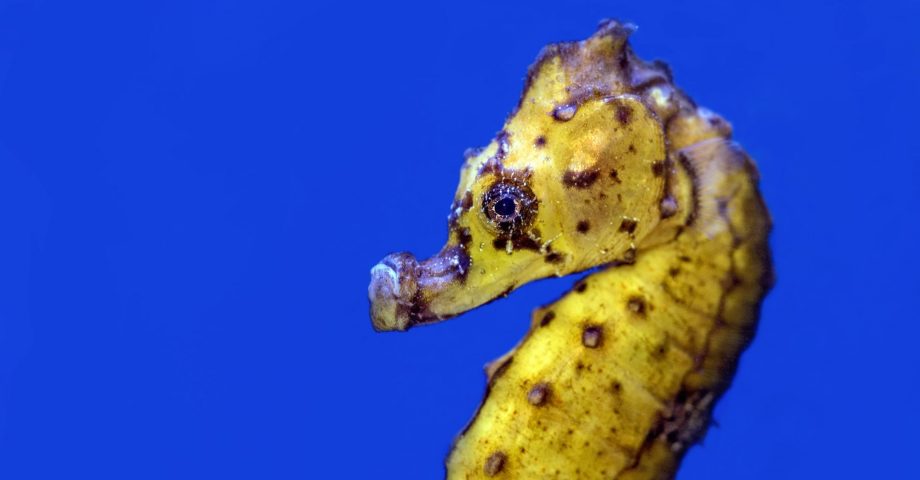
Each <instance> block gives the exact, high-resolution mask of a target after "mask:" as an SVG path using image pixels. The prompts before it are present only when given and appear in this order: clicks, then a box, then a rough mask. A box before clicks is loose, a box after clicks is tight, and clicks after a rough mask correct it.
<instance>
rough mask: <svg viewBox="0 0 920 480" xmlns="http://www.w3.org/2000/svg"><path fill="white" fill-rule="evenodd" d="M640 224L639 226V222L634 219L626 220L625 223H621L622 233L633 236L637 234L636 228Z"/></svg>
mask: <svg viewBox="0 0 920 480" xmlns="http://www.w3.org/2000/svg"><path fill="white" fill-rule="evenodd" d="M638 224H639V222H638V221H637V220H636V219H634V218H624V219H623V221H622V222H620V231H621V232H626V233H628V234H630V235H632V234H633V233H635V231H636V226H637V225H638Z"/></svg>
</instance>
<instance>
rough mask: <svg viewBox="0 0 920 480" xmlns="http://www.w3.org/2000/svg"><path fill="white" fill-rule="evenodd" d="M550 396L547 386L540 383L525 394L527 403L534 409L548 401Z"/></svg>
mask: <svg viewBox="0 0 920 480" xmlns="http://www.w3.org/2000/svg"><path fill="white" fill-rule="evenodd" d="M550 394H551V390H550V388H549V384H547V383H545V382H540V383H538V384H536V385H534V386H533V387H532V388H531V389H530V391H529V392H527V402H528V403H530V404H531V405H533V406H536V407H539V406H542V405H543V404H545V403H546V401H547V400H548V399H549V396H550Z"/></svg>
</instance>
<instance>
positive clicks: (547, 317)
mask: <svg viewBox="0 0 920 480" xmlns="http://www.w3.org/2000/svg"><path fill="white" fill-rule="evenodd" d="M554 318H556V312H554V311H552V310H550V311H548V312H546V313H544V314H543V318H541V319H540V326H541V327H545V326H547V325H549V323H550V322H552V321H553V319H554Z"/></svg>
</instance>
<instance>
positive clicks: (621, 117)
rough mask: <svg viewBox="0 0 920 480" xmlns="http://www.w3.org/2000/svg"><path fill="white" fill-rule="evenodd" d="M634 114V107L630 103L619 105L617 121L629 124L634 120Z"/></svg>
mask: <svg viewBox="0 0 920 480" xmlns="http://www.w3.org/2000/svg"><path fill="white" fill-rule="evenodd" d="M632 114H633V110H632V107H630V106H628V105H617V112H616V116H617V121H618V122H620V124H621V125H626V124H628V123H629V122H630V120H632Z"/></svg>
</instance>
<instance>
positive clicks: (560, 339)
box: [369, 20, 773, 479]
mask: <svg viewBox="0 0 920 480" xmlns="http://www.w3.org/2000/svg"><path fill="white" fill-rule="evenodd" d="M634 31H635V27H634V26H632V25H630V24H624V23H620V22H617V21H613V20H609V21H604V22H602V23H601V25H600V27H599V29H598V30H597V32H596V33H595V34H594V35H592V36H591V37H589V38H588V39H586V40H584V41H580V42H570V43H559V44H554V45H550V46H548V47H546V48H544V49H543V51H542V52H541V53H540V55H539V56H538V58H537V61H536V62H535V63H534V64H533V65H532V66H531V67H530V69H529V70H528V74H527V78H526V80H525V86H524V91H523V93H522V95H521V99H520V101H519V102H518V105H517V106H516V108H515V109H514V111H513V112H512V113H511V115H510V116H509V117H508V119H507V120H506V121H505V124H504V126H503V128H502V129H501V131H500V132H499V133H498V135H497V136H496V138H495V139H494V140H493V141H492V142H491V143H490V144H489V145H487V146H485V147H482V148H479V149H471V150H468V151H467V153H465V154H464V158H465V163H464V166H463V168H462V170H461V178H460V184H459V186H458V188H457V191H456V193H455V195H454V201H453V203H452V205H451V208H450V215H449V217H448V226H449V238H448V241H447V243H446V245H445V246H444V247H443V248H442V250H441V251H440V252H439V253H438V254H436V255H434V256H432V257H431V258H429V259H426V260H423V261H419V260H416V259H415V257H414V256H412V255H411V254H409V253H396V254H391V255H389V256H387V257H386V258H385V259H384V260H383V261H381V262H380V263H379V264H378V265H377V266H375V267H374V268H373V269H372V271H371V284H370V287H369V297H370V301H371V319H372V323H373V325H374V328H375V329H377V330H405V329H408V328H411V327H413V326H416V325H421V324H428V323H433V322H437V321H440V320H443V319H445V318H450V317H453V316H455V315H458V314H461V313H463V312H465V311H468V310H470V309H472V308H475V307H477V306H480V305H482V304H484V303H486V302H489V301H491V300H493V299H495V298H498V297H500V296H502V295H506V294H508V293H509V292H511V291H513V290H514V289H515V288H517V287H519V286H521V285H524V284H526V283H528V282H531V281H533V280H536V279H540V278H545V277H549V276H563V275H568V274H572V273H576V272H581V271H584V270H587V269H592V268H595V269H596V271H594V272H592V273H590V274H589V275H587V276H586V277H584V278H583V279H581V280H579V281H578V282H577V283H576V284H575V286H574V287H573V288H572V290H570V291H569V292H567V293H565V294H564V295H563V296H562V297H561V298H559V299H558V300H556V301H555V302H552V303H550V304H547V305H544V306H542V307H539V308H537V309H536V310H535V311H534V312H533V314H532V322H531V328H530V330H529V331H528V332H527V334H526V335H525V337H524V338H523V339H522V340H521V341H520V342H519V344H518V345H517V346H516V347H514V348H513V349H512V350H511V351H510V352H508V353H506V354H505V355H503V356H502V357H501V358H499V359H498V360H496V361H495V362H492V363H491V364H489V365H488V366H487V368H486V374H487V389H486V394H485V398H484V399H483V402H482V404H481V405H480V407H479V409H478V410H477V412H476V413H475V415H474V416H473V419H472V420H471V421H470V423H469V424H468V425H467V427H466V428H465V429H464V430H463V431H462V432H461V433H460V435H459V436H458V437H457V438H456V439H455V441H454V444H453V446H452V448H451V452H450V454H449V455H448V458H447V459H446V462H445V466H446V474H447V477H448V478H605V479H609V478H618V479H639V478H655V479H661V478H672V477H673V476H674V474H675V472H676V470H677V467H678V466H679V464H680V461H681V459H682V458H683V455H684V454H685V452H686V451H687V449H688V448H689V447H690V446H691V445H693V444H695V443H696V442H698V441H699V440H700V439H701V438H702V436H703V435H704V434H705V431H706V429H707V428H708V425H709V423H710V416H711V411H712V408H713V406H714V405H715V402H716V401H717V400H718V398H719V396H720V395H721V394H722V393H723V392H724V391H725V389H726V388H727V387H728V385H729V383H730V381H731V379H732V377H733V375H734V372H735V369H736V368H737V363H738V358H739V356H740V354H741V352H742V351H743V350H744V348H745V347H746V346H747V344H748V343H749V342H750V341H751V338H752V336H753V332H754V330H755V328H756V324H757V320H758V316H759V310H760V304H761V302H762V300H763V297H764V295H765V294H766V292H767V291H768V290H769V288H770V287H771V286H772V283H773V271H772V266H771V260H770V253H769V247H768V241H767V237H768V235H769V231H770V228H771V221H770V217H769V213H768V212H767V209H766V206H765V205H764V203H763V200H762V198H761V196H760V193H759V191H758V182H759V174H758V172H757V169H756V166H755V165H754V163H753V162H752V161H751V160H750V158H749V157H748V156H747V155H746V154H745V152H744V150H743V149H742V148H741V147H740V146H739V145H738V144H737V143H734V142H733V141H732V140H731V134H732V127H731V125H730V124H729V123H728V122H727V121H725V120H724V119H722V118H721V117H720V116H718V115H717V114H715V113H713V112H712V111H710V110H707V109H705V108H702V107H698V106H697V105H696V104H695V103H694V102H693V101H692V100H691V99H690V98H689V97H688V96H687V95H686V94H685V93H684V92H683V91H682V90H680V89H679V88H678V87H676V86H675V85H674V83H673V76H672V73H671V71H670V69H669V68H668V67H667V65H665V64H664V63H662V62H658V61H655V62H645V61H642V60H641V59H639V58H638V57H637V56H636V55H635V54H634V53H633V51H632V49H631V48H630V46H629V44H628V41H627V40H628V37H629V35H630V34H631V33H633V32H634Z"/></svg>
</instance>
